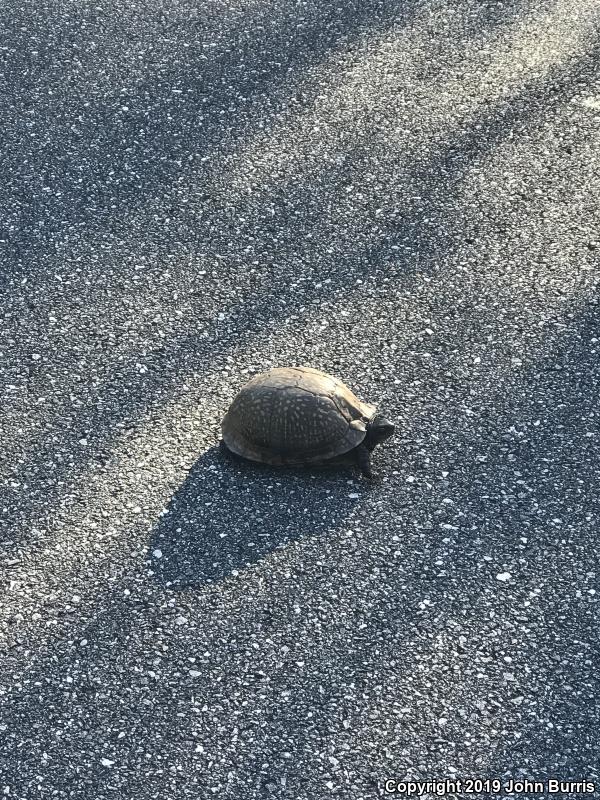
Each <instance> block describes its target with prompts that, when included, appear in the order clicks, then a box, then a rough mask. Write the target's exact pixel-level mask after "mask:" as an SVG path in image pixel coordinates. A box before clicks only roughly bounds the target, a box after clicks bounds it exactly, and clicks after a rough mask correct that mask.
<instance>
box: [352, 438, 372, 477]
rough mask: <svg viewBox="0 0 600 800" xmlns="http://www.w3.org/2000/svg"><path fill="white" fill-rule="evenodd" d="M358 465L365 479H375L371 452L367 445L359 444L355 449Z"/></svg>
mask: <svg viewBox="0 0 600 800" xmlns="http://www.w3.org/2000/svg"><path fill="white" fill-rule="evenodd" d="M354 452H355V453H356V465H357V467H358V468H359V470H360V471H361V472H362V474H363V475H364V476H365V478H370V479H372V478H373V470H372V469H371V451H370V450H369V448H368V447H367V446H366V445H365V444H359V445H358V447H356V448H355V450H354Z"/></svg>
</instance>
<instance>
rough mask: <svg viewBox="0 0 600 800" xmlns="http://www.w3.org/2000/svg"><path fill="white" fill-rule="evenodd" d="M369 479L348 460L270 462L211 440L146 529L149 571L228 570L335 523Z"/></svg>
mask: <svg viewBox="0 0 600 800" xmlns="http://www.w3.org/2000/svg"><path fill="white" fill-rule="evenodd" d="M376 486H377V483H376V482H369V481H367V480H364V479H362V478H361V477H360V476H359V475H358V474H357V472H356V471H355V470H352V469H351V468H350V467H344V466H338V467H298V468H296V467H270V466H267V465H265V464H257V463H255V462H251V461H247V460H245V459H243V458H240V457H239V456H233V455H232V454H231V453H229V451H227V449H226V448H225V447H224V445H223V444H222V443H219V444H217V445H215V446H213V447H211V448H210V449H209V450H207V451H206V452H205V453H204V454H203V455H202V456H200V458H198V460H197V461H196V462H195V463H194V465H193V467H192V468H191V469H190V471H189V473H188V475H187V478H186V479H185V481H184V482H183V484H182V485H181V486H180V487H179V489H178V490H177V491H176V492H175V494H174V495H173V497H172V498H171V500H170V502H169V504H168V505H167V507H166V508H165V510H164V511H163V513H162V515H161V517H160V520H159V522H158V524H157V525H156V527H155V528H154V530H153V531H152V534H151V537H150V542H149V547H150V552H151V553H152V554H154V566H153V570H154V576H155V579H157V580H158V581H159V582H161V583H164V584H166V585H169V586H171V585H172V586H174V587H176V588H195V587H199V586H201V585H203V584H205V583H210V582H212V581H218V580H222V579H223V578H226V577H228V576H229V575H236V574H237V571H238V570H243V569H247V568H249V567H252V566H253V565H255V564H258V563H259V562H260V561H261V560H263V559H264V558H266V557H268V556H269V554H271V553H273V552H274V551H276V550H278V549H282V548H284V547H286V546H288V545H289V544H291V543H292V542H294V541H296V540H298V539H300V538H302V537H304V536H324V535H327V533H328V532H330V531H331V530H335V529H337V528H338V527H339V526H340V525H341V524H342V523H343V520H344V519H345V518H346V517H347V516H348V514H349V513H350V512H351V511H352V509H353V508H354V506H355V505H356V504H357V503H359V502H360V499H361V497H362V496H363V495H364V494H366V493H368V492H371V491H373V490H374V489H375V487H376Z"/></svg>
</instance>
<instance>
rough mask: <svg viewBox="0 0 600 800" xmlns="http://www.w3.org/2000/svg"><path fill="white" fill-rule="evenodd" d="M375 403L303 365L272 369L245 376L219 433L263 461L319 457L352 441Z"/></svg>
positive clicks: (358, 439)
mask: <svg viewBox="0 0 600 800" xmlns="http://www.w3.org/2000/svg"><path fill="white" fill-rule="evenodd" d="M374 413H375V407H374V406H371V405H368V404H367V403H362V402H361V401H360V400H359V399H358V398H357V397H356V396H355V395H354V394H353V393H352V392H351V391H350V389H348V387H347V386H345V385H344V384H343V383H341V381H338V380H337V379H336V378H333V377H331V376H330V375H326V374H325V373H323V372H319V371H318V370H314V369H311V368H309V367H289V368H281V369H273V370H270V371H269V372H267V373H264V374H263V375H258V376H257V377H255V378H253V379H252V380H251V381H249V382H248V383H247V384H246V385H245V386H244V387H243V388H242V389H241V391H240V392H239V394H238V395H237V396H236V397H235V399H234V401H233V403H232V404H231V407H230V409H229V411H228V412H227V414H226V416H225V418H224V420H223V438H224V440H225V443H226V444H227V446H228V447H229V448H230V449H231V450H233V451H234V452H236V453H238V454H239V455H242V456H245V457H247V458H251V459H254V460H258V461H264V462H267V463H273V464H278V463H288V464H300V463H310V462H317V461H320V460H325V459H327V458H331V457H333V456H336V455H341V454H342V453H344V452H347V451H348V450H351V449H352V448H353V447H356V445H357V444H359V443H360V442H361V441H362V439H363V438H364V436H365V433H364V429H362V426H361V425H360V424H357V423H356V422H354V425H351V423H353V421H354V420H362V421H363V422H367V421H368V420H369V419H370V418H371V417H372V416H373V414H374Z"/></svg>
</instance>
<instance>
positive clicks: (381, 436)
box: [365, 414, 396, 450]
mask: <svg viewBox="0 0 600 800" xmlns="http://www.w3.org/2000/svg"><path fill="white" fill-rule="evenodd" d="M395 430H396V426H395V425H394V423H393V422H390V421H389V419H386V418H385V417H384V416H383V414H375V416H374V417H373V419H372V420H371V421H370V422H369V424H368V425H367V435H366V437H365V444H366V445H367V447H368V448H369V450H373V448H374V447H377V445H378V444H381V442H385V440H386V439H389V438H390V436H392V435H393V434H394V431H395Z"/></svg>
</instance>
